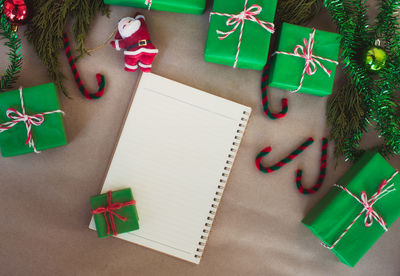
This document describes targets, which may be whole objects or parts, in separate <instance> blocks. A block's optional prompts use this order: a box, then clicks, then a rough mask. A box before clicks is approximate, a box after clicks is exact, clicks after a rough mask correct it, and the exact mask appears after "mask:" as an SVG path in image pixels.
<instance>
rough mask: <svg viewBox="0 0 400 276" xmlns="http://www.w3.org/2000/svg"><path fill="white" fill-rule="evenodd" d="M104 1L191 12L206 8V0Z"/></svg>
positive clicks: (169, 10)
mask: <svg viewBox="0 0 400 276" xmlns="http://www.w3.org/2000/svg"><path fill="white" fill-rule="evenodd" d="M104 3H105V4H108V5H116V6H128V7H136V8H142V9H151V10H158V11H168V12H178V13H189V14H202V13H203V12H204V9H205V8H206V0H185V1H182V0H152V1H149V0H104Z"/></svg>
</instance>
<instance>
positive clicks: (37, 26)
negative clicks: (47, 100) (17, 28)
mask: <svg viewBox="0 0 400 276" xmlns="http://www.w3.org/2000/svg"><path fill="white" fill-rule="evenodd" d="M31 7H32V9H33V10H32V12H33V14H34V16H33V18H32V20H31V22H30V23H29V24H28V28H27V30H26V32H25V35H26V37H27V39H28V41H29V42H30V43H31V44H32V45H33V47H34V49H35V51H36V53H37V55H38V56H39V58H40V59H41V60H42V62H43V64H44V65H45V66H46V67H47V71H48V73H49V76H50V79H51V80H52V81H53V82H54V83H55V84H56V85H57V86H58V88H59V89H60V91H62V92H63V93H64V94H65V95H67V92H66V90H65V87H64V84H63V79H64V76H63V74H62V73H61V71H60V66H61V63H60V60H59V53H60V49H63V40H62V39H63V37H62V34H63V31H64V29H65V26H66V23H67V21H68V20H69V19H70V18H72V17H74V16H75V23H74V26H73V32H74V35H75V37H76V39H77V41H78V42H77V43H78V48H79V50H80V52H81V53H83V52H85V47H84V39H85V37H86V35H87V33H88V31H89V26H90V22H91V21H92V20H93V18H94V17H95V15H96V14H97V12H99V11H100V12H102V13H103V14H106V13H107V11H108V8H107V6H105V5H104V3H103V1H102V0H63V1H59V0H31Z"/></svg>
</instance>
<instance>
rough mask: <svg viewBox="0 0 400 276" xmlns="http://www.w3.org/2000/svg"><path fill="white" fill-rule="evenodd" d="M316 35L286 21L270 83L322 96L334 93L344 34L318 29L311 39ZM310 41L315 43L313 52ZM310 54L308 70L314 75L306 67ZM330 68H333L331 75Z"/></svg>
mask: <svg viewBox="0 0 400 276" xmlns="http://www.w3.org/2000/svg"><path fill="white" fill-rule="evenodd" d="M312 34H313V29H311V28H306V27H301V26H296V25H292V24H288V23H283V24H282V29H281V32H280V36H279V41H278V47H277V52H276V53H275V54H274V56H273V57H272V61H271V70H270V75H269V80H268V86H270V87H276V88H280V89H284V90H287V91H293V92H299V93H305V94H311V95H315V96H321V97H322V96H327V95H330V94H331V93H332V88H333V83H334V80H335V71H336V67H337V60H338V57H339V50H340V35H339V34H335V33H330V32H325V31H319V30H315V35H314V38H313V42H311V41H310V35H312ZM310 42H311V43H310ZM307 44H313V47H312V49H311V51H309V50H308V47H307ZM296 47H297V48H298V49H297V50H296V53H297V54H295V48H296ZM284 53H286V54H284ZM308 53H310V54H312V56H311V57H312V59H310V68H309V71H308V72H309V73H310V74H311V75H309V74H308V72H307V71H306V70H305V68H306V65H307V64H306V61H307V58H306V56H307V55H308ZM309 57H310V56H309ZM324 68H325V69H326V71H325V70H324ZM312 71H315V73H313V72H312ZM327 71H328V72H329V71H330V76H329V74H328V73H327ZM303 75H304V77H303ZM297 89H298V90H297ZM296 90H297V91H296Z"/></svg>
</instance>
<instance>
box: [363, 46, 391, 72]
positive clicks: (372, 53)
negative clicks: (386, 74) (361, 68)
mask: <svg viewBox="0 0 400 276" xmlns="http://www.w3.org/2000/svg"><path fill="white" fill-rule="evenodd" d="M386 60H387V54H386V52H385V51H384V50H383V49H382V48H379V47H372V48H370V49H368V51H367V52H366V54H365V57H364V63H365V66H366V68H367V69H368V70H369V71H372V72H377V71H380V70H381V69H382V68H384V67H385V65H386Z"/></svg>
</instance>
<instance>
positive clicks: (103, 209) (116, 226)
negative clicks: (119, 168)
mask: <svg viewBox="0 0 400 276" xmlns="http://www.w3.org/2000/svg"><path fill="white" fill-rule="evenodd" d="M90 204H91V206H92V214H93V215H94V222H95V224H96V230H97V235H98V236H99V238H104V237H108V236H112V235H114V236H116V235H117V234H122V233H127V232H131V231H134V230H138V229H139V217H138V213H137V210H136V203H135V201H134V199H133V196H132V191H131V189H130V188H128V189H123V190H119V191H113V192H111V191H109V192H107V193H105V194H101V195H97V196H93V197H91V198H90Z"/></svg>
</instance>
